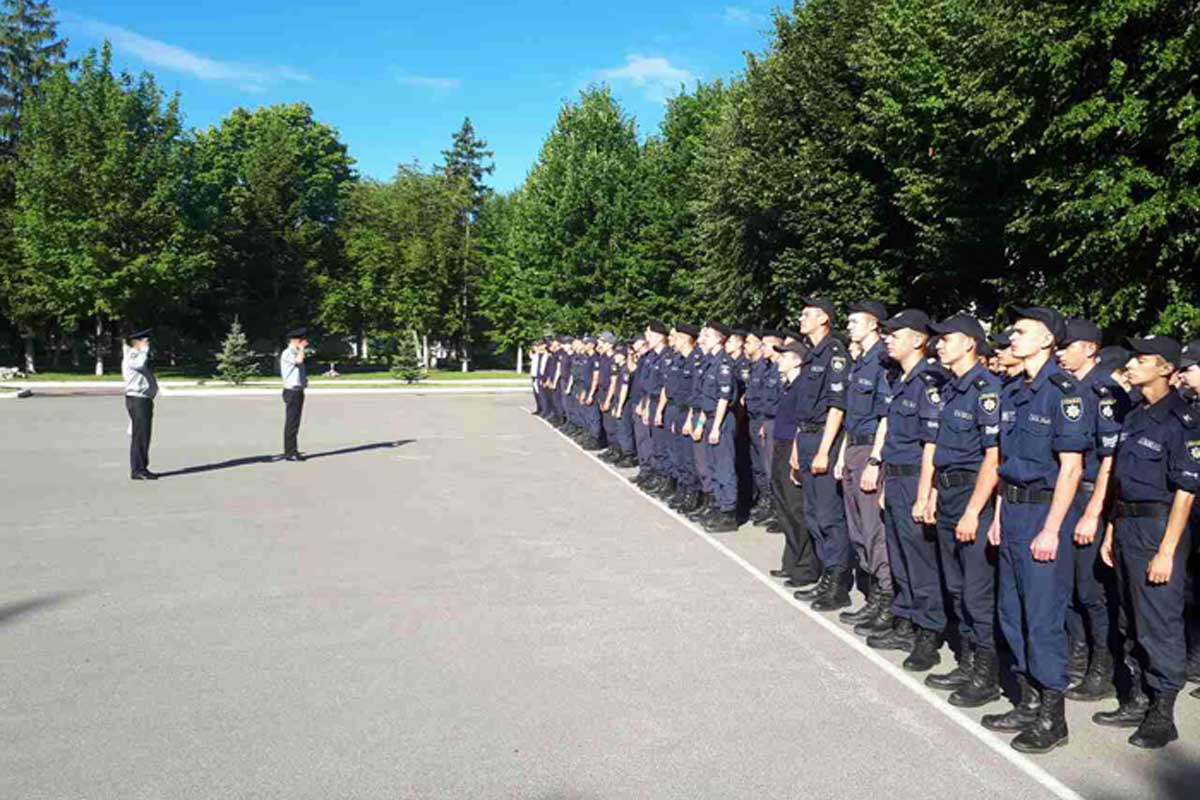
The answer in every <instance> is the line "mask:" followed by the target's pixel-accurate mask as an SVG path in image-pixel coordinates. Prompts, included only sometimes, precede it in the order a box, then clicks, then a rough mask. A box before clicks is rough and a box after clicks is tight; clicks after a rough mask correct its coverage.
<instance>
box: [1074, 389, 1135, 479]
mask: <svg viewBox="0 0 1200 800" xmlns="http://www.w3.org/2000/svg"><path fill="white" fill-rule="evenodd" d="M1079 386H1080V391H1081V392H1082V393H1083V394H1084V395H1085V396H1086V395H1087V393H1088V392H1089V391H1091V393H1092V397H1094V398H1095V403H1096V416H1095V420H1096V435H1095V438H1094V440H1093V447H1092V449H1091V450H1088V451H1087V455H1085V456H1084V457H1083V477H1082V478H1081V480H1085V481H1087V482H1088V483H1095V482H1096V478H1098V477H1099V476H1100V462H1101V461H1102V460H1103V459H1105V458H1107V457H1108V456H1111V455H1112V454H1113V453H1114V452H1116V449H1117V440H1118V439H1119V438H1120V435H1121V427H1122V426H1123V425H1124V424H1125V415H1126V414H1128V413H1129V409H1130V407H1131V406H1132V405H1133V403H1132V402H1130V400H1129V393H1128V392H1126V391H1125V389H1124V388H1122V386H1121V384H1119V383H1117V382H1116V381H1114V380H1113V379H1112V376H1111V375H1105V374H1104V373H1103V372H1102V371H1101V370H1100V369H1099V368H1098V367H1093V368H1092V370H1091V371H1090V372H1088V374H1087V375H1084V376H1083V378H1082V379H1080V380H1079Z"/></svg>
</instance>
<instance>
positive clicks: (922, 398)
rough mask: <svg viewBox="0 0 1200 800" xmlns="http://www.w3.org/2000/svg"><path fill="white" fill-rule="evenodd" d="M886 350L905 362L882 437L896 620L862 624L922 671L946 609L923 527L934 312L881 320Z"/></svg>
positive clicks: (936, 408)
mask: <svg viewBox="0 0 1200 800" xmlns="http://www.w3.org/2000/svg"><path fill="white" fill-rule="evenodd" d="M883 329H884V332H885V333H886V334H887V338H886V341H887V351H888V355H889V356H891V358H892V360H894V361H895V362H896V363H898V364H899V365H900V372H901V374H900V375H899V376H898V377H897V378H896V380H894V381H893V382H892V387H891V395H890V400H889V403H888V416H887V434H886V438H885V439H884V444H883V451H882V457H883V470H884V485H883V498H884V515H885V516H884V520H885V523H886V531H887V542H888V555H889V560H890V563H891V567H892V575H893V580H894V582H895V587H896V597H895V599H894V600H893V601H892V612H893V615H894V619H895V624H894V626H893V627H892V629H891V630H890V631H887V632H885V633H872V632H871V631H870V630H869V629H867V628H865V627H863V626H859V627H856V628H855V632H856V633H858V634H859V635H860V636H861V635H866V636H867V644H868V645H869V646H871V647H873V648H875V649H877V650H908V651H910V652H909V655H908V657H907V658H906V659H905V660H904V668H905V669H907V670H909V671H910V672H925V671H927V670H929V669H932V668H933V667H934V666H935V665H936V664H938V663H939V662H940V661H941V656H940V655H939V653H938V648H939V647H940V646H941V637H942V631H943V630H944V629H945V627H946V610H945V606H944V605H943V603H942V587H941V582H940V580H939V577H938V566H937V559H938V555H937V541H936V537H935V536H933V535H929V534H927V531H926V528H925V519H926V507H927V506H928V504H929V502H930V499H931V497H930V493H931V489H932V480H933V451H934V442H935V441H936V440H937V432H938V417H939V415H940V413H941V406H942V399H941V396H940V395H939V393H938V386H937V379H936V378H935V377H934V376H933V374H932V372H931V371H930V369H929V363H928V362H927V361H926V360H925V347H926V345H927V344H928V342H929V333H930V329H929V316H928V315H927V314H926V313H925V312H924V311H920V310H917V309H913V308H909V309H905V310H904V311H901V312H900V313H899V314H896V315H895V316H893V317H892V318H891V319H889V320H888V321H887V322H886V323H884V326H883Z"/></svg>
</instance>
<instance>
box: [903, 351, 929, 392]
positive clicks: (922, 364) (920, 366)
mask: <svg viewBox="0 0 1200 800" xmlns="http://www.w3.org/2000/svg"><path fill="white" fill-rule="evenodd" d="M927 369H929V364H928V362H926V361H925V359H923V358H922V359H921V360H920V361H918V362H917V365H916V366H915V367H913V369H912V372H910V373H908V374H907V375H903V376H901V378H900V380H902V381H903V382H904V384H905V385H906V386H907V385H908V384H910V383H912V382H913V381H915V380H916V379H917V378H918V377H920V375H921V373H922V372H924V371H925V370H927Z"/></svg>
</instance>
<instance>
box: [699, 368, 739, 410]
mask: <svg viewBox="0 0 1200 800" xmlns="http://www.w3.org/2000/svg"><path fill="white" fill-rule="evenodd" d="M721 400H728V401H729V409H728V412H727V414H728V415H730V418H731V419H732V413H733V404H734V403H735V402H737V374H736V368H735V364H734V360H733V359H732V358H730V357H729V356H727V355H725V354H724V353H719V354H717V355H715V356H713V362H712V364H711V365H710V366H709V368H708V369H707V370H706V371H705V373H704V379H703V380H702V381H701V382H700V410H701V411H703V412H704V413H705V414H707V415H708V418H709V420H711V419H712V415H713V414H715V413H716V411H717V403H719V402H720V401H721Z"/></svg>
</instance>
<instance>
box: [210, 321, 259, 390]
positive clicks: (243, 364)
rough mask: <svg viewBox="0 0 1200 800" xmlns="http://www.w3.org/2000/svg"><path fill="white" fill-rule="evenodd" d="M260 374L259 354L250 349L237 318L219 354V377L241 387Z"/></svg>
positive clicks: (230, 327)
mask: <svg viewBox="0 0 1200 800" xmlns="http://www.w3.org/2000/svg"><path fill="white" fill-rule="evenodd" d="M257 374H258V354H257V353H255V352H254V351H253V350H251V349H250V342H249V340H248V339H247V338H246V334H245V333H244V332H243V331H242V323H241V322H239V321H238V319H237V318H236V317H235V318H234V320H233V324H232V325H230V326H229V334H228V335H226V337H225V341H224V342H223V343H222V345H221V352H219V353H217V376H218V377H220V378H221V380H223V381H228V382H229V383H232V384H233V385H234V386H241V385H242V384H243V383H245V382H246V381H247V380H249V379H250V378H251V377H253V376H255V375H257Z"/></svg>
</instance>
